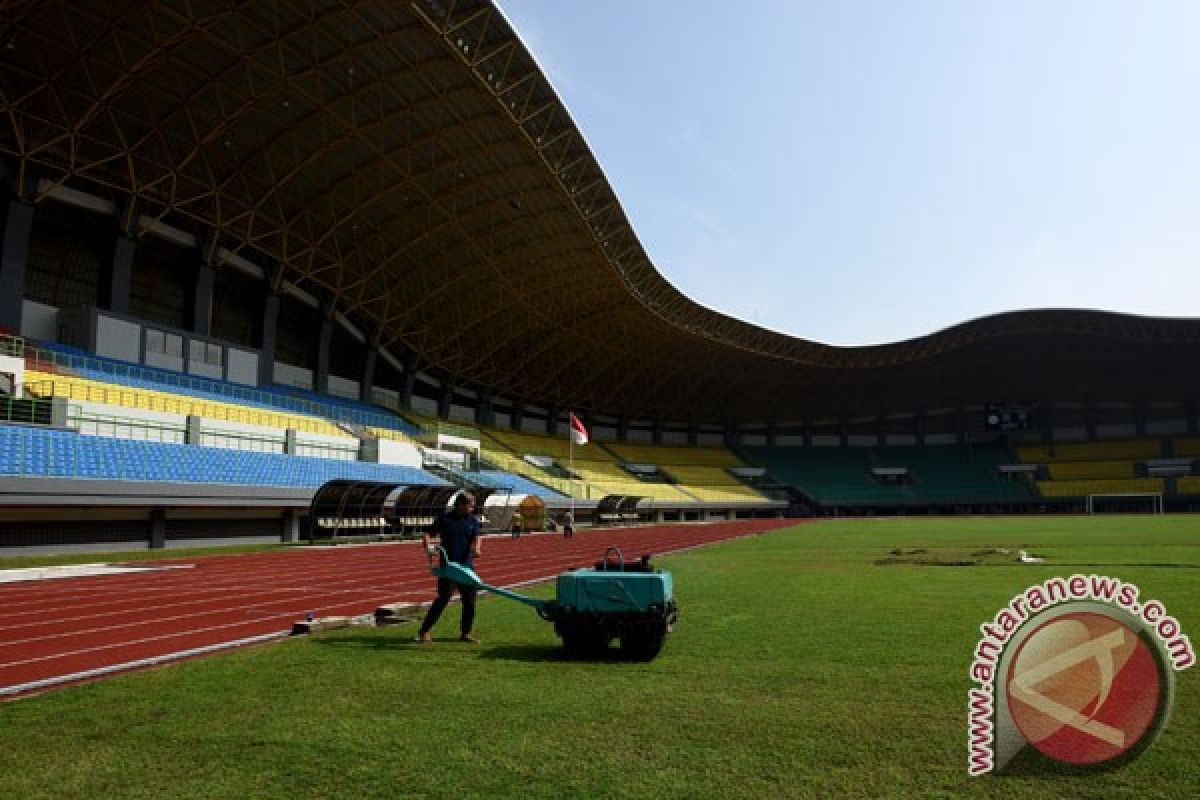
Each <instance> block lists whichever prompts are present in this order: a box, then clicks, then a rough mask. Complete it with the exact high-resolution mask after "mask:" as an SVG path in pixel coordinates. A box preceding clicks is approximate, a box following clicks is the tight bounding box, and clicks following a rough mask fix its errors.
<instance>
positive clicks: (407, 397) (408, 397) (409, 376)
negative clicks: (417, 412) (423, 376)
mask: <svg viewBox="0 0 1200 800" xmlns="http://www.w3.org/2000/svg"><path fill="white" fill-rule="evenodd" d="M416 385H417V365H416V362H415V361H411V360H410V361H405V362H404V383H403V384H402V385H401V387H400V406H401V407H402V408H412V400H413V389H415V388H416Z"/></svg>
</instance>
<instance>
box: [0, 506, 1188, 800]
mask: <svg viewBox="0 0 1200 800" xmlns="http://www.w3.org/2000/svg"><path fill="white" fill-rule="evenodd" d="M993 546H1001V547H1010V548H1017V547H1027V548H1028V549H1030V550H1033V551H1036V552H1039V553H1043V554H1045V555H1047V556H1048V557H1049V563H1048V564H1046V565H1038V566H1021V565H1016V564H1010V563H1008V562H1006V561H1005V562H1001V561H999V560H994V561H995V563H989V564H985V565H982V566H974V567H950V566H918V565H905V564H901V565H890V566H878V565H876V563H875V562H877V561H878V560H880V559H884V558H887V557H888V556H889V553H890V551H891V550H893V549H897V548H900V549H923V550H925V551H927V552H926V553H924V554H922V558H923V559H928V560H947V561H953V560H960V559H969V558H970V557H971V556H970V554H971V553H973V552H976V551H978V550H979V549H981V548H987V547H993ZM663 566H668V567H670V568H671V569H672V570H673V571H674V573H675V581H676V587H677V594H678V597H679V602H680V605H681V620H680V624H679V626H678V628H677V630H676V632H675V633H674V634H673V635H672V637H671V639H670V641H669V643H668V645H667V647H666V649H665V651H664V653H663V655H662V656H660V657H659V658H658V659H657V660H656V661H654V662H652V663H649V664H629V663H618V662H613V663H576V662H566V661H563V660H561V659H560V658H559V656H558V650H557V640H556V639H555V638H554V635H553V632H552V629H551V627H550V626H549V625H547V624H546V623H544V622H541V621H540V620H538V619H537V618H536V616H535V615H534V614H533V612H532V611H530V610H529V609H527V608H525V607H523V606H519V605H516V604H513V603H508V602H504V601H501V600H496V599H489V600H486V601H484V602H483V603H482V605H481V608H480V622H479V625H478V633H479V635H480V637H481V638H483V639H484V643H483V644H482V645H479V646H471V645H461V644H458V643H455V642H450V641H444V642H439V643H438V644H436V645H434V646H431V647H417V646H414V645H411V644H408V643H407V642H408V639H409V638H410V637H411V635H412V633H413V631H412V628H411V626H400V627H395V628H381V629H357V630H351V631H346V632H340V633H330V634H323V635H319V636H316V637H313V638H309V639H298V640H293V641H288V642H286V643H283V644H279V645H272V646H267V647H260V648H254V649H248V650H243V651H239V652H236V653H232V654H227V655H222V656H218V657H213V658H209V659H205V660H201V661H193V662H188V663H185V664H180V665H176V666H172V667H168V668H163V669H158V670H154V671H149V672H142V673H138V674H133V675H127V676H123V677H120V678H117V679H113V680H108V681H103V682H99V683H94V684H90V685H85V686H77V687H73V688H68V689H65V690H61V691H57V692H53V693H50V694H47V695H43V696H41V697H35V698H30V699H25V700H20V701H17V702H12V703H8V704H5V705H0V797H5V798H10V797H11V798H42V797H44V798H56V800H61V799H63V798H104V799H105V800H110V799H111V798H238V800H247V799H249V798H327V797H347V798H397V797H454V798H485V797H486V798H496V797H514V798H564V797H578V798H603V797H613V798H616V797H630V798H720V797H747V798H773V797H796V798H805V797H813V798H840V797H846V798H859V797H862V798H868V797H870V798H876V797H895V798H958V797H1011V798H1022V799H1024V798H1058V797H1071V798H1120V797H1129V798H1134V797H1136V798H1148V797H1161V798H1182V797H1192V796H1196V793H1197V788H1198V787H1200V770H1198V767H1197V760H1196V750H1197V747H1198V746H1200V668H1193V669H1192V670H1190V671H1187V672H1184V673H1180V674H1179V675H1178V683H1177V699H1176V704H1175V708H1174V711H1173V716H1172V720H1171V723H1170V725H1169V727H1168V729H1167V731H1166V732H1165V733H1164V735H1163V736H1162V738H1161V739H1160V740H1159V741H1158V743H1157V744H1156V745H1155V746H1154V747H1153V748H1152V749H1151V750H1150V751H1149V752H1147V753H1146V754H1145V755H1143V756H1142V757H1141V758H1140V759H1139V760H1137V761H1135V762H1133V763H1132V764H1129V765H1127V766H1125V767H1123V768H1121V769H1119V770H1115V771H1112V772H1108V773H1104V774H1100V775H1094V776H1090V777H1070V776H1066V775H1057V774H1042V775H1021V776H988V777H984V778H968V777H967V775H966V730H965V713H966V709H965V705H966V691H967V689H968V688H969V686H970V683H969V680H968V677H967V668H968V665H969V662H970V658H971V653H972V649H973V648H974V645H975V642H976V640H977V639H978V636H979V633H978V625H979V624H980V623H981V622H984V621H986V620H989V619H990V618H991V617H992V615H993V614H994V613H995V612H996V611H997V610H998V609H999V608H1000V607H1001V606H1002V605H1003V604H1005V603H1006V602H1007V601H1008V599H1009V598H1010V597H1011V596H1012V595H1014V594H1015V593H1017V592H1018V591H1020V590H1021V589H1023V588H1024V587H1026V586H1028V585H1029V584H1032V583H1035V582H1037V581H1040V580H1043V579H1045V578H1048V577H1050V576H1053V575H1060V574H1061V575H1069V574H1071V573H1072V572H1075V571H1086V572H1090V571H1093V570H1094V571H1098V572H1103V573H1105V574H1109V575H1114V576H1116V577H1120V578H1122V579H1124V580H1126V581H1132V582H1135V583H1137V584H1138V585H1139V586H1140V587H1141V588H1142V591H1143V596H1144V597H1156V598H1158V599H1160V600H1162V601H1163V602H1164V603H1165V605H1166V607H1167V609H1168V610H1169V611H1170V612H1171V613H1172V614H1174V615H1175V616H1177V617H1178V618H1179V620H1180V621H1181V622H1182V624H1183V627H1184V632H1185V633H1190V634H1191V635H1192V637H1193V639H1194V640H1195V641H1197V642H1198V643H1200V517H1159V518H1153V517H1112V518H1098V519H1090V518H1053V517H1050V518H1041V517H1028V518H994V519H975V518H961V519H931V520H922V519H887V520H857V521H828V522H820V523H814V524H809V525H804V526H800V527H797V528H793V529H788V530H784V531H779V532H776V533H772V534H769V535H764V536H760V537H755V538H752V539H746V540H740V541H736V542H731V543H728V544H725V545H720V546H715V547H710V548H706V549H702V550H696V551H692V552H688V553H684V554H680V555H678V556H674V557H671V558H669V559H666V560H664V564H663ZM456 624H457V610H456V609H452V610H451V611H450V612H448V613H447V616H446V618H445V619H444V621H443V623H442V626H441V631H440V632H441V633H442V634H443V635H444V636H450V635H451V634H453V633H454V632H455V628H454V626H455V625H456Z"/></svg>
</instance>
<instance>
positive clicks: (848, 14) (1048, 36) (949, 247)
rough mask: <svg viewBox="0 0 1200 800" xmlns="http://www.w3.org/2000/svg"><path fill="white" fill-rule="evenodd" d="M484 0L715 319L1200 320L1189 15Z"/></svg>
mask: <svg viewBox="0 0 1200 800" xmlns="http://www.w3.org/2000/svg"><path fill="white" fill-rule="evenodd" d="M499 2H500V5H501V7H502V8H503V9H504V11H505V13H506V14H507V15H508V17H509V18H510V20H511V21H512V22H513V25H514V26H515V27H516V29H517V31H518V33H520V35H521V37H522V38H523V39H524V41H525V42H526V44H527V45H528V46H529V48H530V49H531V50H532V52H533V54H534V56H535V57H536V58H537V59H538V61H539V63H540V64H541V65H542V67H543V69H544V70H545V71H546V73H547V75H548V76H549V78H550V80H551V82H552V83H554V85H555V87H556V88H557V89H558V91H559V94H560V95H561V96H562V98H563V99H564V100H565V101H566V103H567V106H568V107H569V108H570V109H571V112H572V114H573V115H574V117H575V120H576V122H577V123H578V124H579V126H580V128H581V129H582V130H583V133H584V135H585V136H586V137H587V139H588V141H589V142H590V143H591V146H592V149H593V151H594V152H595V153H596V155H597V157H598V158H599V160H600V163H601V165H602V166H603V167H604V169H605V171H606V173H607V174H608V178H609V181H610V182H611V183H612V185H613V187H614V189H615V190H616V192H617V194H618V196H619V197H620V198H621V201H622V203H623V205H624V206H625V210H626V212H627V213H628V215H629V217H630V220H631V221H632V222H633V225H634V228H635V229H636V230H637V232H638V235H639V237H640V238H641V241H642V243H643V244H644V245H645V247H646V250H647V251H648V252H649V254H650V257H651V258H652V259H653V261H654V263H655V265H656V266H657V267H658V269H659V270H660V271H661V272H662V273H663V274H664V275H666V276H667V278H668V279H669V280H670V281H671V282H672V283H674V284H675V285H676V286H677V287H679V288H680V289H681V290H683V291H684V292H686V293H687V294H688V295H689V296H691V297H692V298H694V299H695V300H697V301H699V302H701V303H703V304H705V305H708V306H710V307H713V308H716V309H719V310H721V311H724V312H726V313H729V314H732V315H734V316H737V317H741V318H742V319H746V320H749V321H753V322H757V323H759V324H761V325H765V326H767V327H770V328H775V329H778V330H781V331H786V332H788V333H791V334H795V335H797V336H803V337H806V338H811V339H817V340H819V341H825V342H830V343H835V344H867V343H874V342H882V341H894V340H897V339H903V338H908V337H911V336H918V335H921V334H924V333H929V332H931V331H933V330H937V329H940V328H943V327H946V326H948V325H953V324H955V323H957V322H962V321H964V320H966V319H971V318H974V317H978V316H981V315H984V314H989V313H994V312H997V311H1004V310H1011V309H1021V308H1041V307H1074V308H1103V309H1109V310H1116V311H1127V312H1133V313H1141V314H1155V315H1166V316H1200V2H1196V1H1195V0H1179V1H1178V2H1159V0H1146V1H1145V2H1134V1H1133V0H1125V1H1124V2H1096V1H1091V0H1089V1H1088V2H1059V1H1058V0H1040V1H1033V2H1031V1H1029V0H1012V1H1006V2H999V1H998V0H997V1H996V2H976V1H974V0H964V1H959V0H947V1H946V2H903V3H900V2H885V1H884V0H880V1H879V2H854V1H852V2H843V1H842V0H838V1H837V2H827V1H825V0H822V1H821V2H800V0H795V1H794V2H789V1H788V0H774V1H767V2H758V3H752V4H738V3H730V2H715V0H672V1H671V2H667V1H666V0H590V1H586V2H585V0H499Z"/></svg>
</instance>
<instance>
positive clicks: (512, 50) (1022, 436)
mask: <svg viewBox="0 0 1200 800" xmlns="http://www.w3.org/2000/svg"><path fill="white" fill-rule="evenodd" d="M302 5H303V7H301V6H302ZM0 11H2V12H3V15H4V17H5V18H6V19H8V20H10V21H11V24H9V25H8V26H7V27H5V28H3V29H0V37H2V38H0V65H2V74H3V78H2V79H0V90H2V94H0V106H2V107H3V111H4V113H3V114H2V115H0V175H2V176H3V182H2V184H3V187H4V192H5V195H4V197H3V198H2V199H0V328H2V329H3V336H2V337H0V547H3V548H27V547H99V546H102V545H105V544H111V543H113V542H124V543H127V544H130V543H138V544H140V545H141V546H146V545H149V546H153V547H161V546H173V545H174V544H176V543H178V542H180V541H183V540H186V541H188V542H196V541H204V540H210V541H230V540H244V541H251V540H264V539H273V540H279V539H281V538H282V539H283V540H290V539H294V538H296V537H297V536H300V535H302V533H303V531H304V530H305V526H306V525H307V524H308V521H307V520H306V518H305V511H306V509H307V508H308V504H309V501H310V500H311V498H312V496H313V493H314V492H315V491H316V489H317V488H319V487H320V486H321V485H322V484H324V483H325V482H327V481H330V480H334V479H350V480H358V481H382V482H391V483H395V484H400V485H406V486H445V485H454V486H462V487H467V488H480V489H489V490H493V491H495V492H500V493H502V494H511V495H531V496H536V497H538V498H540V499H541V500H542V501H544V503H545V507H546V509H547V514H548V515H549V516H550V517H551V518H554V517H555V516H556V515H561V514H562V513H563V512H564V511H565V510H566V509H568V508H574V509H576V513H577V514H578V515H579V516H580V518H581V520H587V519H588V518H589V515H590V514H591V513H592V511H593V510H594V509H595V508H596V507H597V506H598V505H599V504H601V503H602V502H605V501H606V500H607V499H611V498H615V497H625V498H634V500H633V503H634V505H635V507H636V509H637V513H638V515H639V518H641V519H643V520H646V521H665V520H680V521H683V520H707V519H733V518H738V517H751V516H780V515H801V514H803V515H813V514H839V515H840V514H879V513H982V512H987V513H1035V512H1041V511H1084V510H1100V509H1102V508H1106V507H1114V508H1117V509H1119V510H1120V509H1127V508H1133V507H1140V506H1139V504H1140V503H1141V502H1142V499H1139V498H1143V499H1144V498H1147V497H1151V498H1157V499H1158V503H1159V506H1160V507H1165V508H1166V509H1169V510H1200V469H1198V467H1197V461H1198V459H1200V321H1198V320H1195V319H1165V318H1146V317H1136V316H1129V315H1121V314H1114V313H1103V312H1092V311H1080V310H1029V311H1021V312H1014V313H1006V314H999V315H995V316H991V317H987V318H983V319H977V320H973V321H969V322H964V323H962V324H960V325H957V326H954V327H952V328H949V329H946V330H942V331H939V332H936V333H932V334H930V335H928V336H924V337H921V338H917V339H912V340H908V341H902V342H896V343H892V344H883V345H877V346H869V347H835V346H830V345H825V344H822V343H819V342H814V341H808V340H804V339H800V338H795V337H791V336H787V335H784V334H781V333H777V332H774V331H771V330H767V329H764V328H761V327H759V326H756V325H753V324H750V323H746V322H743V321H741V320H738V319H734V318H732V317H729V316H726V315H723V314H721V313H718V312H716V311H713V310H711V309H708V308H705V307H703V306H701V305H699V304H698V303H696V302H694V301H693V300H691V299H689V298H688V297H686V296H685V295H683V294H682V293H681V292H679V291H678V290H677V289H675V288H674V287H673V286H672V285H671V284H670V283H669V282H667V281H666V280H665V279H664V278H663V276H662V275H661V274H660V273H659V271H658V270H657V269H656V268H655V266H654V265H653V264H652V263H651V261H650V259H649V258H648V257H647V255H646V252H645V250H644V248H643V246H642V245H641V243H640V242H639V241H638V239H637V237H636V235H635V234H634V231H633V228H632V226H631V224H630V221H629V220H628V219H627V217H626V215H625V213H624V211H623V209H622V206H621V204H620V202H619V200H618V198H617V197H616V195H615V194H614V191H613V189H612V187H611V186H610V185H609V183H608V180H607V179H606V177H605V175H604V173H603V172H602V170H601V169H600V166H599V165H598V163H597V161H596V158H595V156H594V155H593V153H592V152H591V151H590V149H589V148H588V146H587V144H586V141H585V139H584V137H583V135H582V133H581V132H580V130H579V129H578V128H577V126H576V125H575V123H574V121H573V119H572V117H571V115H570V114H569V112H568V111H567V109H566V108H565V106H564V105H563V103H562V101H561V100H560V98H559V97H558V96H557V95H556V93H555V92H554V90H553V89H552V87H551V85H550V83H549V81H548V79H547V77H546V75H544V74H543V72H542V71H541V69H540V68H539V67H538V65H537V64H536V63H535V61H534V59H533V58H532V57H531V55H530V54H529V52H528V50H527V49H526V47H525V46H524V45H523V44H522V42H521V41H520V39H519V38H518V37H517V36H516V35H515V33H514V32H513V30H512V28H511V26H510V25H509V23H508V22H507V20H506V19H505V18H504V16H503V14H501V13H500V12H499V10H498V9H497V8H496V7H495V6H494V5H492V4H491V3H490V2H481V1H480V0H472V1H469V2H440V1H439V0H418V2H413V3H387V2H363V3H354V4H343V3H332V2H329V3H312V4H295V3H289V2H277V1H274V0H263V2H258V3H253V4H211V5H210V4H199V5H197V4H183V3H171V2H162V3H150V4H136V5H135V4H128V3H116V4H113V3H100V2H95V1H94V0H75V1H74V2H61V1H55V0H47V1H46V2H37V3H31V2H0ZM821 301H822V302H841V303H847V304H850V303H853V302H854V298H853V297H843V298H821ZM805 302H807V299H806V298H797V303H796V308H797V313H798V314H802V313H803V309H804V304H805ZM571 414H576V415H578V416H579V418H580V419H581V420H582V421H583V424H584V425H585V426H586V427H587V428H588V430H589V431H590V433H591V441H590V442H589V443H588V444H586V445H583V446H577V447H572V446H571V445H569V438H568V430H569V424H570V422H569V421H570V416H571ZM638 498H640V499H638ZM1101 498H1111V499H1110V500H1109V501H1103V500H1101ZM1122 498H1123V499H1122ZM1105 502H1108V503H1109V505H1107V506H1106V505H1105ZM1097 503H1099V505H1097ZM217 530H219V531H220V533H219V534H217V533H213V531H217Z"/></svg>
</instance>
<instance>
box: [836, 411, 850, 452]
mask: <svg viewBox="0 0 1200 800" xmlns="http://www.w3.org/2000/svg"><path fill="white" fill-rule="evenodd" d="M838 443H839V444H840V445H841V446H842V447H849V446H850V424H849V423H848V422H847V421H846V418H845V417H842V418H841V419H839V420H838Z"/></svg>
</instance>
